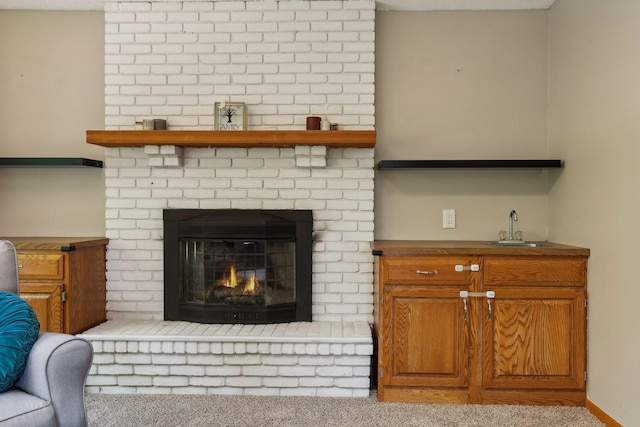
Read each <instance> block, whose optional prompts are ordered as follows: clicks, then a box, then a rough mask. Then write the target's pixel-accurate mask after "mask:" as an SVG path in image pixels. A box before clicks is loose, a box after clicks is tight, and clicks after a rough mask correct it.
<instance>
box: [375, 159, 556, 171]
mask: <svg viewBox="0 0 640 427" xmlns="http://www.w3.org/2000/svg"><path fill="white" fill-rule="evenodd" d="M561 167H562V160H382V161H380V162H378V170H383V169H527V168H528V169H536V168H538V169H545V168H561Z"/></svg>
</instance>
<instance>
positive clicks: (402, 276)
mask: <svg viewBox="0 0 640 427" xmlns="http://www.w3.org/2000/svg"><path fill="white" fill-rule="evenodd" d="M470 265H471V258H470V257H460V256H455V257H454V256H419V257H384V258H383V260H382V274H383V280H384V283H385V284H403V285H423V284H432V285H467V284H469V281H470V277H471V276H470V270H469V268H470ZM456 266H460V267H462V268H460V267H458V270H462V271H456ZM475 274H477V273H475Z"/></svg>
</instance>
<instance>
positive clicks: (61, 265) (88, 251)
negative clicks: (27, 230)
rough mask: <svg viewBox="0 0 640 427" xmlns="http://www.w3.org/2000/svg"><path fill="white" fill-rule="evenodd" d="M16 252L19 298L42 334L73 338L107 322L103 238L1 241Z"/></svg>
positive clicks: (10, 238) (104, 245) (105, 242)
mask: <svg viewBox="0 0 640 427" xmlns="http://www.w3.org/2000/svg"><path fill="white" fill-rule="evenodd" d="M2 239H3V240H9V241H11V242H12V243H13V244H14V245H15V247H16V250H17V252H18V272H19V276H20V296H21V297H22V298H24V299H25V300H26V301H28V302H29V304H30V305H31V306H32V307H33V309H34V310H35V312H36V315H37V316H38V320H39V321H40V331H41V332H64V333H67V334H78V333H80V332H83V331H85V330H87V329H89V328H91V327H93V326H95V325H98V324H100V323H102V322H104V321H105V319H106V245H107V243H108V242H109V240H108V239H106V238H103V237H87V238H84V237H4V238H2Z"/></svg>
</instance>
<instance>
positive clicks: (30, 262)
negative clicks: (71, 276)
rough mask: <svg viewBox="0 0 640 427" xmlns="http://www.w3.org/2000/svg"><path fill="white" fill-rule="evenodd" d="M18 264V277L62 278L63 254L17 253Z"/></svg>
mask: <svg viewBox="0 0 640 427" xmlns="http://www.w3.org/2000/svg"><path fill="white" fill-rule="evenodd" d="M18 266H19V270H18V271H19V275H20V279H50V280H62V279H63V278H64V255H63V254H33V253H19V254H18Z"/></svg>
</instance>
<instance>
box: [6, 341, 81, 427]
mask: <svg viewBox="0 0 640 427" xmlns="http://www.w3.org/2000/svg"><path fill="white" fill-rule="evenodd" d="M92 361H93V346H92V345H91V343H89V342H88V341H86V340H84V339H82V338H78V337H76V336H74V335H67V334H57V333H51V332H44V333H42V334H40V337H39V338H38V340H37V341H36V343H35V344H34V345H33V348H32V349H31V352H30V353H29V359H28V360H27V366H26V369H25V371H24V374H23V375H22V377H21V378H20V379H19V380H18V382H17V383H16V387H18V388H19V389H21V390H23V391H24V392H26V393H29V394H32V395H35V396H38V397H40V398H41V399H44V400H48V401H51V403H52V404H53V408H54V411H55V414H56V420H57V422H58V425H60V426H84V425H86V424H87V416H86V408H85V400H84V386H85V383H86V380H87V375H88V374H89V369H90V368H91V363H92Z"/></svg>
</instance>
